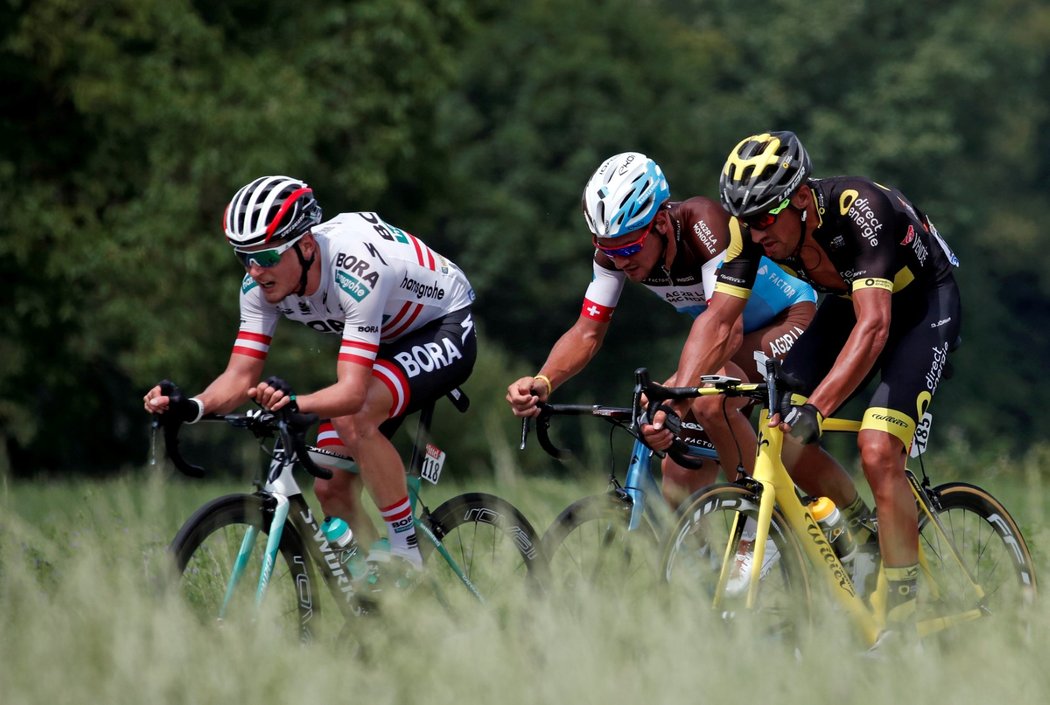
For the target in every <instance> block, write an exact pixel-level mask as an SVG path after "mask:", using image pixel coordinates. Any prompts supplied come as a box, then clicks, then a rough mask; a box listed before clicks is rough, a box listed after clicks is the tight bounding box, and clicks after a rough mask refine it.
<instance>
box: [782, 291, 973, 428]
mask: <svg viewBox="0 0 1050 705" xmlns="http://www.w3.org/2000/svg"><path fill="white" fill-rule="evenodd" d="M893 298H894V300H893V303H892V309H891V322H890V334H889V339H888V340H887V342H886V347H885V348H884V349H883V351H882V354H881V355H880V356H879V358H878V360H876V362H875V365H874V366H873V367H872V371H871V373H870V374H869V375H868V377H867V379H866V380H865V381H864V383H863V384H861V385H860V386H859V387H858V392H859V391H861V390H863V389H864V388H865V386H866V385H867V383H868V382H869V381H870V380H871V379H874V377H875V375H876V374H881V377H880V379H879V384H878V386H877V387H876V388H875V392H874V393H873V394H872V396H871V399H870V400H869V401H868V408H867V409H866V410H865V412H864V417H863V419H862V422H861V428H862V429H875V430H879V431H885V432H886V433H890V434H892V435H894V436H896V437H897V438H899V439H900V440H901V442H902V443H903V444H904V447H905V448H909V447H910V446H911V441H912V436H913V435H914V434H915V427H916V424H917V423H918V422H919V421H920V420H921V419H922V417H923V414H924V413H925V412H926V409H927V407H929V405H930V401H931V400H932V399H933V395H934V393H935V392H936V391H937V385H938V384H939V383H940V381H941V374H942V372H943V371H944V366H945V363H946V362H947V359H948V352H949V351H950V350H952V349H953V348H954V347H955V344H956V341H957V340H958V338H959V330H960V325H961V322H962V309H961V305H960V300H959V288H958V286H957V285H956V283H955V278H954V277H952V276H948V277H946V278H945V279H944V280H942V281H941V282H940V283H939V284H938V285H937V286H936V287H935V288H934V289H932V290H931V291H929V292H927V293H926V294H925V296H923V295H921V293H920V295H918V296H916V295H908V296H902V297H901V298H898V295H894V297H893ZM856 323H857V318H856V316H855V315H854V312H853V302H852V301H851V300H850V299H847V298H843V297H840V296H828V297H826V298H825V299H824V301H823V302H821V304H820V306H819V307H818V308H817V314H816V316H814V317H813V322H812V323H810V325H809V327H808V328H807V329H806V330H805V332H804V333H803V334H802V335H801V336H800V337H799V339H798V340H797V341H795V345H794V346H793V347H792V348H791V351H790V352H789V353H788V354H787V357H786V358H785V360H784V366H783V377H784V379H785V381H786V382H787V383H788V387H789V388H790V389H791V390H792V391H795V392H798V393H800V394H804V395H808V394H810V393H812V392H813V390H814V389H815V388H816V387H817V385H818V384H820V382H821V381H822V380H823V379H824V377H825V376H827V374H828V372H829V371H830V370H831V368H832V366H833V365H834V363H835V359H836V358H837V357H838V355H839V353H840V352H841V351H842V348H843V346H844V345H845V344H846V339H847V338H848V337H849V334H850V333H851V332H852V331H853V327H854V326H855V325H856Z"/></svg>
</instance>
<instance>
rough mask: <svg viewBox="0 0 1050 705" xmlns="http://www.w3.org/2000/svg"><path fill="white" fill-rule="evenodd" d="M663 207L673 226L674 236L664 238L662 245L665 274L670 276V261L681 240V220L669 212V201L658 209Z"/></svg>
mask: <svg viewBox="0 0 1050 705" xmlns="http://www.w3.org/2000/svg"><path fill="white" fill-rule="evenodd" d="M664 209H666V210H667V218H668V219H669V220H670V221H671V225H672V227H674V237H673V238H670V237H669V238H666V240H667V244H666V246H665V247H664V271H666V272H667V276H668V277H670V276H671V263H672V262H674V258H675V257H676V256H677V255H678V244H679V243H680V242H681V241H682V221H681V219H679V218H676V217H675V216H674V214H672V213H671V204H670V203H667V204H666V205H664V206H663V207H661V208H660V210H664ZM657 215H659V211H657ZM654 217H655V216H654Z"/></svg>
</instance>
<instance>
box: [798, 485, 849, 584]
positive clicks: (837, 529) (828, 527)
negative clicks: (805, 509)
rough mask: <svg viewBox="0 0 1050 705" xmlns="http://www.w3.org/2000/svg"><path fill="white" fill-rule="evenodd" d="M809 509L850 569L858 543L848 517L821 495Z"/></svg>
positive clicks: (829, 541)
mask: <svg viewBox="0 0 1050 705" xmlns="http://www.w3.org/2000/svg"><path fill="white" fill-rule="evenodd" d="M809 511H810V512H812V513H813V518H814V519H816V520H817V523H818V524H820V528H821V529H823V530H824V535H825V536H827V538H828V543H830V544H831V547H832V548H833V549H834V550H835V555H836V556H838V557H839V560H840V561H841V562H842V565H843V567H844V568H846V570H847V571H849V570H850V569H851V567H852V565H853V558H854V556H855V555H856V552H857V543H856V541H854V540H853V534H852V533H850V530H849V526H847V525H846V518H845V517H843V516H842V512H840V511H839V508H838V507H836V506H835V503H834V502H832V501H831V500H830V499H828V498H827V497H820V498H819V499H817V501H816V502H814V503H813V504H811V505H809Z"/></svg>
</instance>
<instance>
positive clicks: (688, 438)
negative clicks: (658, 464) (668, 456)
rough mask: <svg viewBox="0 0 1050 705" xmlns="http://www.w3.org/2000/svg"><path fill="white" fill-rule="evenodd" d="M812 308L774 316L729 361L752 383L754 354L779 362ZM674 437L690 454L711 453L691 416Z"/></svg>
mask: <svg viewBox="0 0 1050 705" xmlns="http://www.w3.org/2000/svg"><path fill="white" fill-rule="evenodd" d="M815 308H816V307H815V306H814V305H813V304H812V303H810V302H808V301H804V302H800V303H796V304H792V305H791V306H789V307H788V308H786V309H784V310H783V311H781V312H780V313H779V314H777V316H776V318H774V319H773V320H772V321H771V322H770V323H769V325H767V326H765V327H763V328H759V329H758V330H753V331H751V332H750V333H746V334H745V335H744V341H743V342H742V343H741V344H740V349H739V350H737V352H736V354H735V355H733V359H732V361H733V362H734V363H736V364H737V365H738V366H739V367H740V369H742V370H743V371H744V374H746V375H747V376H748V378H749V379H756V378H757V372H756V367H755V352H757V351H761V352H764V353H765V354H766V355H767V356H769V357H775V358H777V359H783V358H784V356H785V355H787V353H788V351H789V350H791V348H792V346H794V344H795V341H796V340H798V339H799V337H800V336H801V335H802V332H803V331H804V330H806V327H807V326H808V325H809V322H810V321H811V320H812V319H813V312H814V310H815ZM744 411H745V412H746V411H748V409H745V410H744ZM678 437H679V438H681V439H682V440H683V441H685V442H686V443H687V444H688V445H690V446H691V447H692V449H693V450H694V451H696V450H705V451H712V450H714V445H713V444H712V443H711V439H710V438H709V437H708V435H707V431H705V430H704V427H703V426H701V425H700V424H699V423H698V422H697V420H696V417H695V416H694V415H693V413H692V412H689V413H688V414H686V417H685V419H684V420H683V423H682V431H681V433H679V434H678Z"/></svg>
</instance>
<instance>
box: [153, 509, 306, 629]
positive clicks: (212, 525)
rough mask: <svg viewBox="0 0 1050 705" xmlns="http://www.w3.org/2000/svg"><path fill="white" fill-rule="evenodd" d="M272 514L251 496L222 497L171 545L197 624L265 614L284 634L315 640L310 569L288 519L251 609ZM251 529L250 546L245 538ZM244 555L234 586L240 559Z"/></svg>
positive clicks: (184, 595) (238, 620) (193, 519)
mask: <svg viewBox="0 0 1050 705" xmlns="http://www.w3.org/2000/svg"><path fill="white" fill-rule="evenodd" d="M272 517H273V510H272V509H271V508H269V507H268V506H267V503H266V501H265V500H264V499H263V498H262V497H260V496H257V495H247V494H236V495H227V496H225V497H220V498H218V499H215V500H212V501H211V502H209V503H207V504H205V505H204V506H203V507H201V508H200V509H199V510H197V512H196V513H195V514H194V515H193V516H192V517H190V518H189V520H187V521H186V523H185V524H184V525H183V526H182V528H181V529H180V530H179V532H178V534H177V535H176V536H175V539H174V540H173V541H172V543H171V547H170V551H171V553H172V555H173V557H174V561H175V569H176V572H177V578H178V581H177V582H178V589H179V592H180V594H181V596H182V598H183V599H184V601H185V602H186V604H187V605H188V606H189V608H190V610H191V611H192V612H193V613H194V614H195V615H196V616H197V617H198V618H199V619H200V620H201V621H202V622H206V623H207V622H212V623H248V622H251V621H253V620H255V619H256V618H258V617H259V615H265V618H266V619H269V620H271V621H272V622H274V623H276V624H278V625H279V627H281V629H282V631H284V632H287V633H288V634H289V635H295V636H297V637H298V638H300V639H302V640H309V639H310V638H312V636H313V621H314V620H315V619H317V617H318V616H319V615H318V613H319V611H320V605H319V604H317V602H316V600H315V597H317V596H316V595H315V591H314V589H313V585H314V581H313V571H312V570H311V567H310V562H309V558H308V556H307V554H306V551H305V550H304V548H303V543H302V540H301V538H300V537H299V535H298V533H297V532H296V531H295V528H294V526H292V524H291V522H288V523H286V524H285V526H284V529H283V531H282V533H281V543H280V545H279V550H278V552H277V558H276V562H275V565H274V568H273V573H272V575H271V577H270V581H269V585H268V586H267V588H266V592H265V597H264V599H263V601H262V602H261V604H259V605H257V604H256V593H257V590H258V586H259V575H260V573H261V570H262V563H263V555H264V554H265V552H266V551H265V548H266V535H267V533H268V531H269V527H270V521H271V519H272ZM249 531H252V532H255V533H256V534H257V538H256V540H255V541H254V542H249V543H250V544H251V545H247V544H246V543H245V540H244V539H245V535H246V534H248V532H249ZM242 549H243V550H250V553H248V555H247V560H246V562H245V563H244V565H243V568H242V570H241V571H240V572H239V577H238V578H237V579H236V580H235V581H232V583H231V576H233V575H234V572H235V568H234V566H235V565H236V564H237V557H238V554H239V553H240V552H241V551H242Z"/></svg>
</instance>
